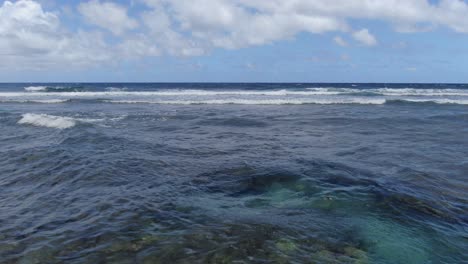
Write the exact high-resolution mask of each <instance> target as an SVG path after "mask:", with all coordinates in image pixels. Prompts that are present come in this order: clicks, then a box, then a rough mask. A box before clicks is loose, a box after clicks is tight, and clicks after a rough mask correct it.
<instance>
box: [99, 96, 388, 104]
mask: <svg viewBox="0 0 468 264" xmlns="http://www.w3.org/2000/svg"><path fill="white" fill-rule="evenodd" d="M105 102H108V103H120V104H174V105H194V104H213V105H216V104H217V105H225V104H235V105H304V104H322V105H329V104H368V105H380V104H384V103H385V102H386V100H385V99H366V98H343V99H341V100H339V99H304V98H300V99H265V100H262V99H219V100H215V99H214V100H166V101H163V100H105Z"/></svg>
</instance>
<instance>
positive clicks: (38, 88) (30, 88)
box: [24, 86, 85, 93]
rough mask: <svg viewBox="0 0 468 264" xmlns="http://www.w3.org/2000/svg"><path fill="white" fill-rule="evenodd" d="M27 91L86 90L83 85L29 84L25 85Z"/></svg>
mask: <svg viewBox="0 0 468 264" xmlns="http://www.w3.org/2000/svg"><path fill="white" fill-rule="evenodd" d="M24 90H25V91H26V92H34V93H37V92H80V91H84V90H85V88H84V87H83V86H28V87H24Z"/></svg>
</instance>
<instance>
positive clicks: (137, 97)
mask: <svg viewBox="0 0 468 264" xmlns="http://www.w3.org/2000/svg"><path fill="white" fill-rule="evenodd" d="M25 90H26V92H0V103H66V102H72V101H75V100H80V101H81V100H84V101H93V102H98V103H101V102H104V103H133V104H138V103H141V104H178V105H191V104H240V105H302V104H366V105H369V104H372V105H380V104H385V103H393V102H405V103H436V104H459V105H467V104H468V103H467V102H468V90H464V89H415V88H398V89H397V88H372V89H358V88H333V87H331V88H306V89H300V90H297V89H277V90H213V89H211V90H210V89H207V90H203V89H172V90H171V89H169V90H154V91H128V90H127V88H125V87H124V88H116V87H106V88H105V91H87V90H84V88H83V87H71V86H70V87H46V86H30V87H25Z"/></svg>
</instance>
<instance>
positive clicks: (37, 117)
mask: <svg viewBox="0 0 468 264" xmlns="http://www.w3.org/2000/svg"><path fill="white" fill-rule="evenodd" d="M18 124H26V125H33V126H41V127H48V128H57V129H66V128H71V127H74V126H75V125H76V120H74V119H73V118H70V117H62V116H53V115H47V114H31V113H27V114H24V115H23V116H22V118H21V119H20V120H19V121H18Z"/></svg>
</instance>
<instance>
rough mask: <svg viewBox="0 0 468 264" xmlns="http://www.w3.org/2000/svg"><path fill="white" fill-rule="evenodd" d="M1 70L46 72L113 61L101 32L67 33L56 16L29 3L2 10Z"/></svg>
mask: <svg viewBox="0 0 468 264" xmlns="http://www.w3.org/2000/svg"><path fill="white" fill-rule="evenodd" d="M0 56H1V58H2V59H1V60H0V67H8V68H10V69H14V68H28V69H43V68H50V67H54V66H57V65H63V64H66V65H68V66H85V65H96V64H97V63H101V62H106V61H109V60H111V59H112V56H111V54H110V52H109V50H108V47H107V44H106V43H105V41H104V38H103V37H102V35H101V34H100V33H90V32H82V31H78V32H76V33H75V34H67V33H66V32H65V31H64V30H63V29H62V28H61V26H60V21H59V19H58V16H57V15H56V14H55V13H51V12H45V11H44V10H43V9H42V7H41V6H40V5H39V4H38V3H36V2H34V1H29V0H20V1H17V2H14V3H13V2H9V1H5V2H4V3H3V5H2V6H1V7H0Z"/></svg>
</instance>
